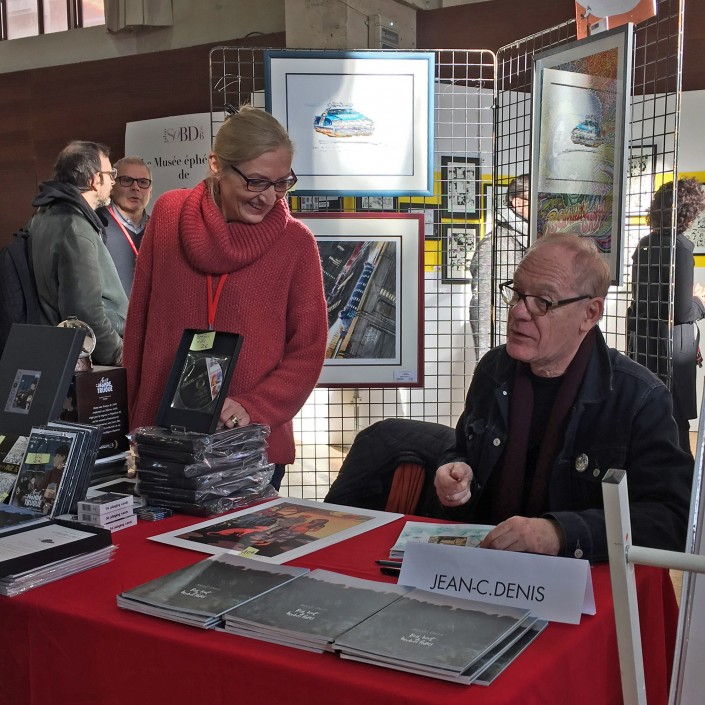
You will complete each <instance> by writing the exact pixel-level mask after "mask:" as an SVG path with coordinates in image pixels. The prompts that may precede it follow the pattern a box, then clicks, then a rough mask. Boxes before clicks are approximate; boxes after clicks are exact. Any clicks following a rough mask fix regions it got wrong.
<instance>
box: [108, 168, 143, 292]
mask: <svg viewBox="0 0 705 705" xmlns="http://www.w3.org/2000/svg"><path fill="white" fill-rule="evenodd" d="M115 168H116V169H117V178H116V179H115V183H114V184H113V189H112V191H111V194H110V196H111V200H112V203H111V204H110V205H109V206H103V207H102V208H100V209H99V210H98V215H99V216H100V217H101V219H102V220H103V221H104V222H106V223H107V225H106V226H105V235H106V244H107V245H108V250H109V252H110V254H111V255H112V258H113V261H114V262H115V266H116V267H117V270H118V274H119V275H120V281H121V282H122V286H123V288H124V289H125V293H126V294H127V295H128V296H129V295H130V290H131V289H132V280H133V279H134V276H135V260H136V259H137V252H138V251H139V249H140V243H141V242H142V236H143V235H144V230H145V228H146V227H147V221H148V220H149V215H148V214H147V206H148V205H149V201H150V199H151V198H152V172H151V170H150V168H149V167H148V166H147V164H146V163H145V161H144V160H143V159H142V158H141V157H123V158H122V159H119V160H118V161H117V162H115Z"/></svg>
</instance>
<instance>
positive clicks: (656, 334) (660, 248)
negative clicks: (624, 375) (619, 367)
mask: <svg viewBox="0 0 705 705" xmlns="http://www.w3.org/2000/svg"><path fill="white" fill-rule="evenodd" d="M703 207H705V194H704V193H703V190H702V188H701V187H700V184H699V183H698V182H697V181H696V180H695V179H679V180H678V190H677V205H676V223H675V233H676V242H675V248H674V250H675V263H674V267H673V270H671V221H672V218H671V213H672V208H673V182H669V183H667V184H664V185H663V186H661V188H659V189H658V191H656V193H655V194H654V197H653V200H652V201H651V206H650V208H649V212H648V221H649V225H650V227H651V232H650V233H649V234H648V235H647V236H646V237H643V238H642V239H641V240H640V241H639V245H638V246H637V248H636V250H635V252H634V255H633V256H632V262H633V265H632V303H631V305H630V307H629V310H628V312H627V331H628V346H627V347H628V351H629V354H630V355H631V357H633V358H634V360H636V361H637V362H639V363H641V364H642V365H644V366H645V367H648V368H649V369H650V370H651V371H652V372H653V373H655V374H657V375H658V376H659V377H661V379H662V380H663V381H664V383H665V384H667V385H668V382H669V379H668V359H669V355H670V351H669V339H670V335H669V333H670V331H669V323H668V322H669V318H670V312H669V289H670V282H671V271H673V355H672V358H671V359H672V377H671V380H670V382H671V384H670V388H671V396H672V397H673V416H674V418H675V419H676V423H677V424H678V433H679V437H680V445H681V447H682V448H683V450H685V451H686V452H688V453H690V452H691V450H690V421H689V420H690V419H694V418H696V417H697V402H696V394H695V367H696V364H697V361H698V340H699V334H698V327H697V325H696V323H695V322H696V321H699V320H700V319H701V318H705V303H704V302H703V294H705V289H704V288H703V286H702V285H701V284H699V285H697V286H695V287H694V286H693V275H694V270H695V260H694V258H693V243H692V242H691V241H690V240H689V239H688V238H687V237H686V236H685V235H684V234H683V233H684V232H685V231H686V230H687V229H688V228H689V227H690V226H691V225H692V223H693V221H694V220H695V218H697V216H698V215H699V214H700V212H701V211H702V210H703Z"/></svg>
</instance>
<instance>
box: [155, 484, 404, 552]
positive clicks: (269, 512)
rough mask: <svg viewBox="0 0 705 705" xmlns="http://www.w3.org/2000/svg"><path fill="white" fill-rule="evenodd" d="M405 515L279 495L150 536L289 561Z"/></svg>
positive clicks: (188, 545)
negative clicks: (246, 507) (251, 505)
mask: <svg viewBox="0 0 705 705" xmlns="http://www.w3.org/2000/svg"><path fill="white" fill-rule="evenodd" d="M400 516H401V515H400V514H391V513H389V512H378V511H374V510H367V509H365V510H363V509H355V508H353V507H343V506H339V505H337V504H326V503H325V502H314V501H311V500H305V499H295V498H293V497H292V498H280V499H275V500H273V501H271V502H266V503H264V504H259V505H257V506H255V507H251V508H250V509H244V510H242V511H239V512H234V513H231V514H226V515H224V516H219V517H216V518H215V519H210V520H208V521H204V522H200V523H199V524H195V525H193V526H191V527H186V528H181V529H177V530H176V531H170V532H168V533H165V534H160V535H159V536H152V537H151V538H152V540H154V541H159V542H160V543H167V544H170V545H172V546H181V547H182V548H189V549H191V550H193V551H202V552H203V553H221V552H222V551H235V552H236V553H240V554H242V555H245V556H247V557H248V558H258V559H261V560H264V561H267V562H269V563H284V562H286V561H289V560H292V559H294V558H298V557H299V556H303V555H306V554H307V553H311V552H312V551H317V550H318V549H319V548H323V547H324V546H330V545H332V544H334V543H338V542H339V541H342V540H344V539H346V538H350V537H351V536H357V535H358V534H361V533H364V532H366V531H369V530H370V529H374V528H377V527H378V526H383V525H384V524H387V523H389V522H390V521H394V520H395V519H398V518H399V517H400Z"/></svg>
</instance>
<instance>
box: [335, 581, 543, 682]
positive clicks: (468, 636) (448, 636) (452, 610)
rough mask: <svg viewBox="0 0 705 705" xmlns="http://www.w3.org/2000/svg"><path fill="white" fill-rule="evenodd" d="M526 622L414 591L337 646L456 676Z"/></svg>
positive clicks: (511, 611)
mask: <svg viewBox="0 0 705 705" xmlns="http://www.w3.org/2000/svg"><path fill="white" fill-rule="evenodd" d="M528 617H529V610H522V609H517V608H513V607H501V606H498V605H489V604H483V603H479V602H475V601H472V600H464V599H461V598H456V597H451V596H448V595H438V594H436V593H431V592H428V591H426V590H420V589H415V590H412V591H411V592H409V593H407V594H406V595H404V596H402V597H401V598H399V599H398V600H396V601H395V602H393V603H392V604H391V605H389V606H388V607H386V608H384V609H383V610H381V611H379V612H377V613H376V614H374V615H372V616H371V617H370V618H369V619H366V620H365V621H364V622H362V623H361V624H359V625H358V626H356V627H353V628H352V629H351V630H350V631H349V632H347V633H346V634H344V635H343V636H342V637H341V638H340V639H337V640H336V642H335V645H334V646H335V648H336V649H339V650H341V651H343V652H345V653H352V654H356V655H363V656H374V657H375V660H380V661H382V662H384V661H387V662H389V663H401V664H403V665H404V664H405V665H414V666H415V667H417V668H419V669H420V670H424V671H429V672H435V671H440V672H445V673H455V674H460V673H462V672H463V671H465V670H466V669H467V668H468V667H469V666H470V665H471V664H472V663H474V662H475V661H476V660H477V659H479V658H481V657H482V656H483V655H484V654H485V653H486V652H487V651H489V650H490V649H491V648H492V647H493V646H495V644H497V642H499V641H500V640H501V639H503V638H504V637H505V636H507V635H508V634H509V633H510V632H511V631H512V630H514V629H516V628H517V627H519V626H520V625H521V623H522V622H523V621H525V620H526V619H527V618H528Z"/></svg>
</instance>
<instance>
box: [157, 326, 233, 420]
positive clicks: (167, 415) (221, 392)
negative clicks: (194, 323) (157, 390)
mask: <svg viewBox="0 0 705 705" xmlns="http://www.w3.org/2000/svg"><path fill="white" fill-rule="evenodd" d="M241 347H242V336H241V335H238V334H237V333H223V332H220V331H203V330H193V329H188V330H185V331H184V333H183V336H182V337H181V343H180V345H179V349H178V350H177V353H176V358H175V360H174V364H173V366H172V368H171V374H170V375H169V380H168V381H167V385H166V389H165V391H164V395H163V397H162V400H161V404H160V406H159V411H158V412H157V418H156V425H157V426H165V427H166V428H172V427H179V428H184V429H186V430H187V431H196V432H198V433H213V431H215V429H216V427H217V425H218V418H219V416H220V410H221V409H222V408H223V402H224V401H225V397H226V395H227V391H228V388H229V387H230V380H231V379H232V375H233V370H234V368H235V363H236V361H237V357H238V355H239V353H240V348H241Z"/></svg>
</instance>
